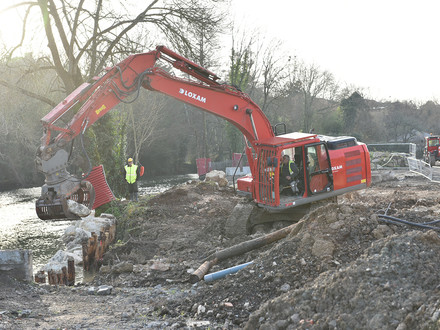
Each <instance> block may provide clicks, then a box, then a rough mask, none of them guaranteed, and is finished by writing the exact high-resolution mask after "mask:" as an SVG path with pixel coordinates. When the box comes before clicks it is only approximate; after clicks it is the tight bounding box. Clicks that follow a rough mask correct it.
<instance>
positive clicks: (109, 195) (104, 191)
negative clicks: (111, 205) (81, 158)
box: [87, 165, 116, 209]
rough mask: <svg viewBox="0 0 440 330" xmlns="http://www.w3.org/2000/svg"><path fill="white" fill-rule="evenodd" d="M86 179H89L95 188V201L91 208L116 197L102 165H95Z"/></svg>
mask: <svg viewBox="0 0 440 330" xmlns="http://www.w3.org/2000/svg"><path fill="white" fill-rule="evenodd" d="M87 181H90V183H91V184H92V185H93V188H95V202H94V203H93V207H92V209H96V208H97V207H99V206H101V205H104V204H106V203H108V202H110V201H112V200H114V199H116V198H115V195H113V192H112V190H111V189H110V187H109V185H108V183H107V179H106V178H105V173H104V166H103V165H99V166H95V167H94V168H93V169H92V172H90V175H89V176H88V177H87Z"/></svg>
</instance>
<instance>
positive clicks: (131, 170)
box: [125, 165, 138, 183]
mask: <svg viewBox="0 0 440 330" xmlns="http://www.w3.org/2000/svg"><path fill="white" fill-rule="evenodd" d="M137 168H138V166H137V165H131V166H128V165H125V173H126V174H125V180H127V182H128V183H135V182H136V179H137V175H136V171H137Z"/></svg>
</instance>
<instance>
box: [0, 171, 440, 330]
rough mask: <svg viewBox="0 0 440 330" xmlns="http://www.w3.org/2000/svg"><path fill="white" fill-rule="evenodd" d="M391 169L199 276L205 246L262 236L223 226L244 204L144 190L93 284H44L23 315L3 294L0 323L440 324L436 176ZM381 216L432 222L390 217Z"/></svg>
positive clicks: (197, 189) (181, 190) (209, 188)
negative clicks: (208, 277)
mask: <svg viewBox="0 0 440 330" xmlns="http://www.w3.org/2000/svg"><path fill="white" fill-rule="evenodd" d="M388 177H389V178H390V180H391V181H382V182H376V183H374V184H373V185H372V187H371V188H369V189H366V190H363V191H358V192H354V193H350V194H346V195H344V196H341V197H338V201H337V203H327V204H325V203H324V204H321V206H319V207H316V208H313V211H311V212H309V213H308V214H306V215H305V216H304V217H303V218H302V219H300V220H299V221H298V220H297V219H296V220H295V221H296V225H295V230H292V231H291V232H290V234H288V235H287V236H286V237H285V238H283V239H280V240H278V241H276V242H274V243H271V244H268V245H265V246H263V247H260V248H258V249H254V250H251V251H249V252H246V253H242V254H238V255H235V256H233V257H230V258H228V259H225V260H221V261H219V262H217V263H213V264H212V265H211V268H210V269H209V273H214V272H218V271H221V270H225V269H229V268H231V267H234V266H237V265H244V264H245V265H246V267H244V268H242V269H240V270H239V271H237V272H234V273H231V274H229V275H226V276H224V277H221V278H218V279H215V280H212V281H203V280H201V281H198V282H196V283H192V282H191V281H190V277H191V274H193V272H194V271H195V270H196V269H197V268H198V267H199V266H201V265H202V264H203V263H204V262H205V261H206V260H207V259H209V256H211V255H213V254H215V252H217V251H219V250H223V249H228V248H231V247H234V246H237V245H238V244H241V243H243V242H246V241H249V240H252V239H257V238H259V237H262V236H263V235H267V234H268V233H267V232H258V233H255V234H248V235H242V234H239V235H235V236H234V235H230V234H231V228H229V229H228V230H226V228H227V222H228V221H227V220H228V218H229V217H230V215H231V213H232V212H233V210H234V208H235V206H237V205H246V204H247V203H252V202H251V201H248V200H246V199H245V198H243V197H238V196H237V195H235V194H234V192H233V191H232V189H229V188H222V187H220V185H219V184H216V183H213V182H209V181H208V182H201V183H196V182H192V183H187V184H183V185H179V186H176V187H174V188H172V189H170V190H169V191H167V192H165V193H163V194H160V195H157V196H155V197H153V198H141V200H140V202H139V203H138V204H136V206H135V207H132V206H130V208H129V210H127V212H126V213H125V214H124V216H123V217H122V218H121V219H117V223H118V228H119V229H118V234H117V235H118V236H117V237H116V241H117V244H113V245H112V246H111V248H110V249H109V251H108V252H107V253H106V254H105V255H104V258H103V260H102V264H103V265H102V266H101V270H100V272H99V273H98V274H97V276H96V277H95V280H94V281H93V283H90V284H89V285H86V286H84V287H82V286H79V287H74V288H68V287H64V288H59V289H58V291H57V293H56V294H54V293H53V291H49V292H46V293H45V292H44V291H45V290H49V289H45V287H44V286H41V287H40V288H39V289H38V290H39V291H35V292H33V293H32V294H33V295H35V298H34V299H33V300H32V299H31V300H29V301H28V300H27V301H26V302H25V303H23V304H22V305H20V306H21V309H23V310H28V311H30V312H29V313H28V314H27V315H28V316H27V317H22V318H16V317H14V316H13V314H12V313H11V312H10V311H12V310H13V309H14V308H15V309H16V308H17V307H16V306H17V304H18V303H17V301H15V300H14V299H12V298H10V297H9V296H1V297H0V298H3V299H1V300H0V312H1V311H2V310H8V311H9V312H8V313H4V314H1V313H0V326H5V327H7V326H11V325H14V326H15V327H18V328H20V327H22V328H26V327H32V326H35V323H38V325H39V327H40V328H43V329H44V328H56V327H65V326H66V323H65V322H66V320H69V321H68V322H69V325H70V326H72V327H86V328H90V329H98V328H129V327H133V328H160V329H178V328H199V329H208V328H210V329H216V328H221V329H242V328H245V329H274V328H275V329H376V328H384V329H399V330H404V329H436V328H439V327H440V300H439V299H438V290H439V287H440V286H439V284H440V283H439V281H438V279H437V274H438V273H439V270H440V269H439V267H440V260H439V259H440V253H439V252H440V239H439V236H438V232H439V231H440V229H439V230H437V227H436V226H437V223H438V222H437V219H439V215H440V212H439V210H438V205H439V200H440V197H438V196H439V191H440V185H438V184H434V183H431V182H429V181H428V180H426V179H424V178H423V177H417V176H414V175H412V174H411V173H405V174H404V175H394V176H388ZM237 214H246V216H249V214H252V212H241V213H240V212H236V215H237ZM384 214H386V215H389V216H392V217H395V218H399V219H405V220H408V221H409V222H412V223H430V224H431V226H433V228H432V229H424V228H418V227H414V226H410V225H407V224H404V223H389V222H386V221H384V219H383V217H382V215H384ZM281 225H282V224H280V223H275V226H274V228H272V231H273V230H275V229H278V227H280V226H281ZM121 228H123V230H121V231H120V232H119V230H120V229H121ZM439 228H440V226H439ZM75 231H76V229H75ZM227 231H228V233H227ZM95 288H107V291H106V294H105V295H101V294H99V295H98V294H96V289H95ZM109 288H110V289H109ZM19 290H22V288H19ZM0 292H1V290H0ZM51 292H52V293H51ZM91 293H92V294H91ZM0 295H1V293H0ZM14 306H15V307H14ZM44 306H46V307H44ZM66 311H67V312H66ZM2 317H3V319H2ZM1 322H3V323H1ZM98 324H99V326H98Z"/></svg>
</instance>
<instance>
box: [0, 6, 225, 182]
mask: <svg viewBox="0 0 440 330" xmlns="http://www.w3.org/2000/svg"><path fill="white" fill-rule="evenodd" d="M221 2H222V1H221V0H220V1H218V0H208V1H201V0H190V1H186V0H150V1H147V2H146V3H143V4H142V5H139V2H137V1H131V2H128V3H127V1H119V2H112V3H111V4H110V3H109V2H107V1H103V0H96V1H93V2H92V1H85V0H37V1H34V2H27V1H23V2H19V3H17V4H13V5H8V6H5V5H3V7H2V8H0V13H1V14H2V15H7V11H8V10H11V9H15V8H18V9H21V10H23V12H25V14H24V15H23V17H24V21H23V30H22V31H23V34H22V36H23V38H22V40H21V41H20V42H18V43H17V45H16V46H15V47H13V48H12V49H11V50H10V51H9V53H8V56H9V58H10V59H11V60H12V59H13V56H14V54H15V53H16V52H17V51H19V50H20V48H21V47H22V46H23V45H24V44H25V43H26V41H27V42H29V40H30V39H31V38H38V37H39V34H38V31H39V30H40V29H41V28H42V29H43V30H44V38H45V40H46V42H47V45H48V50H49V56H48V54H46V52H44V51H43V53H42V55H41V58H39V59H37V63H39V64H40V65H38V66H33V67H28V70H27V72H37V71H54V72H56V75H57V80H56V81H54V82H53V83H52V85H51V87H52V88H51V89H50V91H49V93H47V94H41V93H38V92H37V91H36V90H32V89H28V88H23V86H21V85H19V84H14V83H13V82H11V81H7V80H4V79H0V85H3V86H5V87H7V88H9V89H14V90H17V91H19V92H21V93H23V94H26V95H27V96H29V97H32V98H34V99H37V100H39V101H41V102H43V103H46V104H48V105H50V106H51V107H54V106H55V105H56V104H57V103H58V102H57V101H53V99H56V100H58V99H60V98H59V94H58V92H59V91H61V92H62V93H63V94H64V95H65V94H69V93H70V92H71V91H73V90H74V89H75V88H76V87H77V86H78V85H80V84H81V83H83V82H84V81H90V80H91V79H92V78H93V77H95V76H98V75H99V74H100V73H101V71H102V70H103V69H104V68H105V67H106V66H107V65H108V64H113V63H115V62H119V61H120V60H121V59H123V58H125V57H126V56H127V55H131V54H134V53H138V52H142V51H143V50H144V49H145V48H151V47H152V43H153V42H154V43H156V40H161V41H162V42H163V41H165V40H166V41H167V42H168V43H169V44H171V45H172V47H173V48H174V49H176V50H177V51H179V52H181V53H188V54H193V53H194V51H195V48H194V46H195V44H194V39H193V38H192V35H191V33H189V31H192V30H193V29H195V28H201V27H203V28H204V29H209V30H215V29H216V26H217V24H218V22H219V20H220V19H221V16H219V15H218V14H217V12H216V10H215V8H216V7H217V6H218V5H219V3H221ZM135 4H137V6H138V7H137V8H140V9H134V8H136V7H135ZM2 9H3V10H2ZM132 13H135V14H134V15H133V14H132ZM200 17H203V20H201V19H200ZM31 18H33V21H34V22H35V21H36V22H38V24H39V26H33V27H32V29H31V27H30V25H29V24H30V22H31V21H32V20H31ZM31 31H35V34H34V35H32V34H30V33H31ZM17 80H19V79H17ZM111 115H112V114H108V115H107V116H111ZM150 124H153V123H150ZM113 126H114V124H113V121H112V120H111V119H108V120H105V121H102V123H96V124H95V125H94V127H92V128H91V130H92V132H91V133H90V135H89V139H90V140H91V141H103V140H108V134H110V132H112V133H113V134H119V133H118V130H115V129H114V127H113ZM100 135H101V136H100ZM92 137H95V138H92ZM111 140H112V141H114V142H115V141H117V140H118V137H117V136H115V137H113V138H112V139H111ZM119 141H120V140H119ZM111 148H112V147H111V144H106V145H103V146H102V148H96V146H95V148H94V149H95V150H98V151H99V152H98V154H97V153H94V157H95V158H94V159H95V160H96V161H97V160H101V161H103V162H104V165H105V167H106V168H109V167H111V166H112V165H113V163H114V161H113V160H112V159H107V158H104V157H101V155H104V154H105V155H107V156H108V157H110V156H111V155H112V154H113V153H112V152H111ZM92 149H93V146H92ZM106 162H107V164H105V163H106ZM109 181H111V180H109Z"/></svg>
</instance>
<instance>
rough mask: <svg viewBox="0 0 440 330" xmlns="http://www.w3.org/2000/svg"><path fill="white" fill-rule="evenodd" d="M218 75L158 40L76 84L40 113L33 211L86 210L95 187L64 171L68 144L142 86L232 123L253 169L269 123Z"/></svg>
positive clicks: (63, 214) (66, 214) (70, 214)
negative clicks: (40, 177) (38, 180)
mask: <svg viewBox="0 0 440 330" xmlns="http://www.w3.org/2000/svg"><path fill="white" fill-rule="evenodd" d="M159 59H161V60H162V61H164V62H167V63H169V64H171V65H172V66H173V67H174V68H176V69H178V70H180V72H181V73H182V76H181V77H177V76H174V75H172V74H170V73H169V72H168V71H166V70H165V69H163V68H160V67H158V66H156V64H157V61H158V60H159ZM218 80H219V78H218V77H217V76H216V75H215V74H214V73H212V72H210V71H208V70H206V69H204V68H202V67H200V66H199V65H197V64H195V63H193V62H192V61H190V60H188V59H186V58H184V57H182V56H180V55H178V54H176V53H175V52H173V51H171V50H169V49H167V48H166V47H164V46H159V47H157V48H156V50H155V51H151V52H148V53H143V54H136V55H131V56H129V57H127V58H126V59H125V60H123V61H122V62H120V63H118V64H117V65H115V66H114V67H112V68H109V69H108V70H107V72H106V73H105V74H104V75H103V76H102V77H100V78H98V79H97V80H96V81H95V82H93V83H84V84H82V85H81V86H79V87H78V88H77V89H76V90H75V91H73V92H72V93H71V94H70V95H69V96H67V97H66V98H65V99H64V100H63V101H62V102H61V103H59V104H58V105H57V106H56V107H55V108H54V109H53V110H52V111H50V112H49V113H48V114H47V115H46V116H45V117H44V118H43V119H42V124H43V137H42V139H41V146H40V147H39V149H38V151H37V157H36V164H37V169H38V170H39V171H41V172H42V173H44V175H45V185H44V186H43V187H42V193H41V196H40V198H39V199H38V200H37V202H36V209H37V214H38V216H39V217H40V218H41V219H44V220H46V219H60V218H68V219H77V218H79V217H80V215H79V214H81V216H84V214H86V213H87V212H85V213H83V211H82V210H81V208H79V209H80V211H77V209H78V208H76V209H75V211H74V210H73V207H72V204H79V205H80V206H83V209H84V207H85V208H86V210H89V213H90V209H91V208H92V205H93V200H94V196H95V191H94V189H93V186H92V185H91V184H90V182H89V181H87V175H85V176H84V177H82V178H76V177H75V176H73V175H71V174H70V173H69V172H68V171H67V166H68V164H69V158H70V153H69V151H68V149H69V145H70V143H71V142H73V140H74V139H75V138H78V137H80V138H81V142H82V136H83V134H84V133H85V131H86V130H87V128H88V127H90V126H91V125H93V124H94V123H95V122H96V121H97V120H98V119H99V118H101V117H102V116H104V115H105V114H106V113H107V112H108V111H110V110H111V109H113V108H114V107H115V106H116V105H118V104H119V103H120V102H132V101H134V99H135V98H136V97H137V95H138V93H140V90H141V87H143V88H146V89H148V90H151V91H157V92H160V93H163V94H165V95H168V96H170V97H173V98H175V99H178V100H180V101H182V102H185V103H187V104H191V105H193V106H195V107H197V108H199V109H201V110H204V111H206V112H209V113H212V114H214V115H217V116H219V117H222V118H224V119H225V120H227V121H229V122H230V123H232V124H233V125H235V126H236V127H237V128H238V129H239V130H240V131H241V132H242V133H243V135H244V137H245V138H246V140H247V142H249V144H250V145H249V144H247V150H246V152H247V156H248V160H249V163H250V167H251V171H252V172H254V171H256V166H257V164H256V163H257V162H256V161H255V160H254V157H253V153H252V149H254V150H255V144H256V143H257V141H259V140H261V139H267V138H272V137H274V133H273V130H272V127H271V125H270V123H269V121H268V119H267V118H266V116H265V115H264V113H263V112H262V111H261V109H260V108H259V107H258V105H256V104H255V103H254V102H253V101H252V100H251V99H250V98H249V96H248V95H247V94H245V93H243V92H241V91H240V90H238V89H237V88H235V87H233V86H230V85H227V84H222V83H220V82H219V81H218ZM69 118H71V119H70V120H69ZM66 122H67V124H63V123H66ZM72 202H74V203H72ZM74 206H78V205H74Z"/></svg>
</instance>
